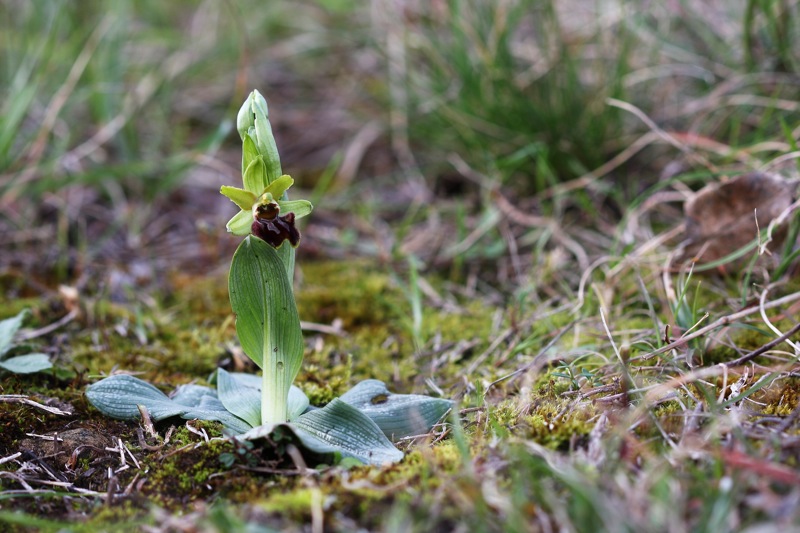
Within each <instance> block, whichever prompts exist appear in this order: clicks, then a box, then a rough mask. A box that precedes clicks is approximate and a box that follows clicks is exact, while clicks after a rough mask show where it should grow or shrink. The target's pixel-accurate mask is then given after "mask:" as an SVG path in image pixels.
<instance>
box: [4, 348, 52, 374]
mask: <svg viewBox="0 0 800 533" xmlns="http://www.w3.org/2000/svg"><path fill="white" fill-rule="evenodd" d="M0 368H2V369H5V370H8V371H9V372H13V373H15V374H32V373H34V372H40V371H42V370H47V369H48V368H53V364H52V363H51V362H50V358H49V357H47V354H43V353H31V354H26V355H18V356H16V357H10V358H8V359H6V360H5V361H0Z"/></svg>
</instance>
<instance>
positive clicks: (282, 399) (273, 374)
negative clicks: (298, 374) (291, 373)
mask: <svg viewBox="0 0 800 533" xmlns="http://www.w3.org/2000/svg"><path fill="white" fill-rule="evenodd" d="M280 359H282V357H280V356H278V357H269V356H265V361H267V364H266V365H264V369H263V371H262V374H261V424H262V425H270V426H271V425H275V424H283V423H284V422H286V421H287V420H288V418H289V407H288V398H289V390H288V389H287V388H286V386H285V383H286V365H285V364H284V363H283V361H281V360H280Z"/></svg>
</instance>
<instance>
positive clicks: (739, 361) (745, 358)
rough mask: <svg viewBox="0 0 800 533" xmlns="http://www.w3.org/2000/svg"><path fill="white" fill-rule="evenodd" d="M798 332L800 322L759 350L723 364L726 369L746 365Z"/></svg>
mask: <svg viewBox="0 0 800 533" xmlns="http://www.w3.org/2000/svg"><path fill="white" fill-rule="evenodd" d="M798 331H800V322H798V323H797V324H795V326H794V327H793V328H792V329H790V330H789V331H787V332H786V333H784V334H783V335H781V336H780V337H778V338H777V339H773V340H771V341H769V342H768V343H767V344H765V345H764V346H762V347H761V348H758V349H757V350H753V351H752V352H750V353H749V354H747V355H743V356H742V357H740V358H739V359H734V360H733V361H728V362H727V363H725V366H727V367H731V366H738V365H741V364H743V363H746V362H748V361H750V360H751V359H755V358H756V357H758V356H759V355H761V354H763V353H764V352H766V351H769V350H771V349H773V348H774V347H776V346H777V345H779V344H780V343H782V342H784V341H787V340H788V339H789V337H791V336H792V335H794V334H795V333H797V332H798Z"/></svg>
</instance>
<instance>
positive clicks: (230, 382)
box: [217, 368, 261, 427]
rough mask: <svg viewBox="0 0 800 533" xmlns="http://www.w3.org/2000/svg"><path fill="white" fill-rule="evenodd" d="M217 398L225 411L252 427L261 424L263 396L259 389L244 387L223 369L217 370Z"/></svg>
mask: <svg viewBox="0 0 800 533" xmlns="http://www.w3.org/2000/svg"><path fill="white" fill-rule="evenodd" d="M217 397H218V398H219V401H220V402H222V405H224V406H225V409H227V410H228V411H230V412H231V413H233V414H234V415H236V416H238V417H239V418H241V419H242V420H244V421H245V422H247V423H248V424H250V425H251V426H253V427H255V426H258V425H260V424H261V394H259V391H258V389H254V388H252V387H245V386H242V385H241V383H240V382H238V381H236V380H235V379H234V378H233V377H232V376H231V375H230V374H228V372H226V371H225V370H223V369H222V368H219V369H217Z"/></svg>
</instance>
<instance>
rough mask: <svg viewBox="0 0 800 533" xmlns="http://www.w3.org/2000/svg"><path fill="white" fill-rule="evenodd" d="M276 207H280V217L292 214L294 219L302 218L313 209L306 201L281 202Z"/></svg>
mask: <svg viewBox="0 0 800 533" xmlns="http://www.w3.org/2000/svg"><path fill="white" fill-rule="evenodd" d="M278 205H280V206H281V215H285V214H286V213H294V216H295V218H303V217H304V216H306V215H308V214H309V213H311V210H312V209H313V208H314V207H313V206H312V205H311V202H309V201H308V200H287V201H285V202H284V201H283V200H281V201H279V202H278Z"/></svg>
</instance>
